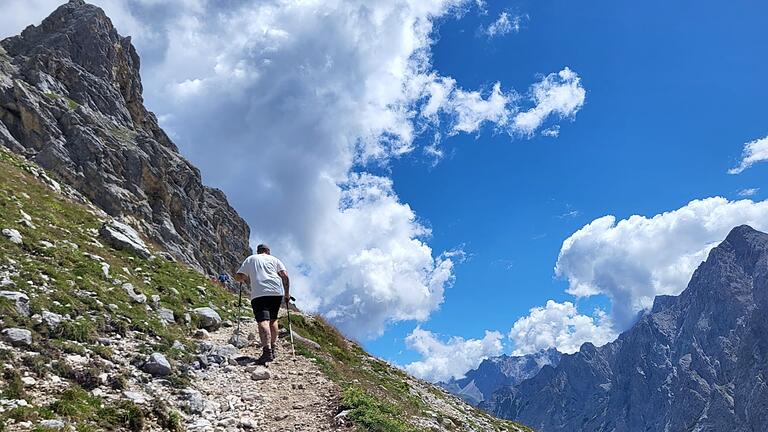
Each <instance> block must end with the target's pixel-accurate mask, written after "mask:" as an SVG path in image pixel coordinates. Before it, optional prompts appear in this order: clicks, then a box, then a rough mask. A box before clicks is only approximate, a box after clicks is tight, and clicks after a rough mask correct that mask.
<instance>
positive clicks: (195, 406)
mask: <svg viewBox="0 0 768 432" xmlns="http://www.w3.org/2000/svg"><path fill="white" fill-rule="evenodd" d="M181 393H182V395H183V396H184V399H186V402H185V403H184V405H183V408H184V411H186V412H187V413H188V414H202V413H203V411H205V399H203V395H202V394H201V393H200V392H199V391H197V390H194V389H184V390H182V391H181Z"/></svg>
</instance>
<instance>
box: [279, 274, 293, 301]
mask: <svg viewBox="0 0 768 432" xmlns="http://www.w3.org/2000/svg"><path fill="white" fill-rule="evenodd" d="M277 274H278V276H280V279H282V280H283V289H285V301H290V300H291V294H290V289H291V280H290V279H288V272H287V271H285V270H281V271H279V272H278V273H277Z"/></svg>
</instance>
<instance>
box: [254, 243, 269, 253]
mask: <svg viewBox="0 0 768 432" xmlns="http://www.w3.org/2000/svg"><path fill="white" fill-rule="evenodd" d="M256 253H257V254H267V255H269V246H267V245H265V244H263V243H262V244H260V245H258V246H256Z"/></svg>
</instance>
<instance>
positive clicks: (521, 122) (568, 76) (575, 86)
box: [512, 67, 587, 135]
mask: <svg viewBox="0 0 768 432" xmlns="http://www.w3.org/2000/svg"><path fill="white" fill-rule="evenodd" d="M531 93H532V95H533V100H534V101H535V106H534V107H533V108H531V109H529V110H526V111H523V112H520V113H518V114H517V115H516V116H515V117H514V120H513V122H512V126H513V128H514V130H515V131H518V132H520V133H523V134H525V135H531V134H533V133H534V132H535V131H536V130H537V129H538V128H539V127H540V126H541V125H542V124H543V123H544V121H546V120H547V119H548V118H549V117H550V116H556V117H559V118H572V117H573V116H574V115H576V113H577V112H578V111H579V110H580V109H581V107H582V106H583V105H584V100H585V98H586V95H587V91H586V90H585V89H584V87H582V85H581V78H579V75H578V74H576V72H574V71H572V70H571V69H569V68H567V67H566V68H564V69H563V70H561V71H560V72H558V73H556V74H555V73H552V74H549V75H547V76H546V77H544V79H543V80H542V81H541V82H539V83H537V84H535V85H534V86H533V88H532V89H531Z"/></svg>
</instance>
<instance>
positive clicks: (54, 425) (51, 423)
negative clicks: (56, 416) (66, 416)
mask: <svg viewBox="0 0 768 432" xmlns="http://www.w3.org/2000/svg"><path fill="white" fill-rule="evenodd" d="M64 426H65V425H64V422H63V421H61V420H42V421H40V429H43V430H61V429H64Z"/></svg>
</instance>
